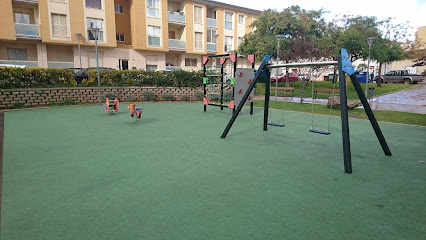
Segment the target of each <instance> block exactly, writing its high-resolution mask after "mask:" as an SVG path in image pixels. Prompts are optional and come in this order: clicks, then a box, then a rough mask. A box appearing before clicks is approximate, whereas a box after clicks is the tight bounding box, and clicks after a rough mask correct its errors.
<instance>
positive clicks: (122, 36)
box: [115, 33, 126, 42]
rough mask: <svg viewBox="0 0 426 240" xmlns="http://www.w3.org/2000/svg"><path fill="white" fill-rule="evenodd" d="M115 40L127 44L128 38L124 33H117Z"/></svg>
mask: <svg viewBox="0 0 426 240" xmlns="http://www.w3.org/2000/svg"><path fill="white" fill-rule="evenodd" d="M115 40H117V42H125V41H126V36H125V34H124V33H116V34H115Z"/></svg>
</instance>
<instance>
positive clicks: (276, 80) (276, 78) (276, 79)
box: [269, 35, 282, 101]
mask: <svg viewBox="0 0 426 240" xmlns="http://www.w3.org/2000/svg"><path fill="white" fill-rule="evenodd" d="M281 37H282V36H281V35H277V36H275V38H276V39H277V42H278V46H277V65H278V64H280V41H281ZM269 80H270V79H269ZM275 101H278V68H277V74H276V75H275Z"/></svg>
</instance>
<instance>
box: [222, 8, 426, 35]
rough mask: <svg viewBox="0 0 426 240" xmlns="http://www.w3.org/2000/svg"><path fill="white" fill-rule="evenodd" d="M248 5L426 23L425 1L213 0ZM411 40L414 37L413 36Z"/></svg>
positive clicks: (413, 24) (327, 15) (414, 25)
mask: <svg viewBox="0 0 426 240" xmlns="http://www.w3.org/2000/svg"><path fill="white" fill-rule="evenodd" d="M216 1H218V2H224V3H228V4H233V5H237V6H243V7H247V8H252V9H257V10H266V9H269V8H271V9H276V10H278V11H281V10H283V9H284V8H287V7H289V6H291V5H299V6H300V7H302V8H304V9H311V10H319V9H321V8H323V9H324V10H326V11H330V13H328V14H326V15H324V17H325V18H326V19H327V20H330V19H332V18H333V17H334V16H335V15H337V14H341V15H343V14H346V15H348V14H350V15H362V16H376V17H377V18H378V19H379V20H384V19H387V18H389V17H393V18H395V22H406V21H408V22H410V25H411V26H412V27H413V28H414V29H413V31H412V33H413V34H414V32H415V31H416V30H417V28H418V27H421V26H426V0H403V1H389V0H386V1H385V0H357V1H342V0H260V1H259V0H216ZM413 39H414V37H413Z"/></svg>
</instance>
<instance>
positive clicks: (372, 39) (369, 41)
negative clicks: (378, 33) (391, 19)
mask: <svg viewBox="0 0 426 240" xmlns="http://www.w3.org/2000/svg"><path fill="white" fill-rule="evenodd" d="M373 41H374V37H368V38H367V43H368V65H367V79H366V80H365V97H366V98H368V95H367V94H368V78H369V77H370V52H371V45H372V44H373Z"/></svg>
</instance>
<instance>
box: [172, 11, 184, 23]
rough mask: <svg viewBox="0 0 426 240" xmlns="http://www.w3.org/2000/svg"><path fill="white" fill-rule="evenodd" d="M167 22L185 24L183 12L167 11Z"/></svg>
mask: <svg viewBox="0 0 426 240" xmlns="http://www.w3.org/2000/svg"><path fill="white" fill-rule="evenodd" d="M168 19H169V22H175V23H181V24H185V14H184V13H183V12H169V14H168Z"/></svg>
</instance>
